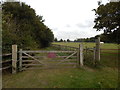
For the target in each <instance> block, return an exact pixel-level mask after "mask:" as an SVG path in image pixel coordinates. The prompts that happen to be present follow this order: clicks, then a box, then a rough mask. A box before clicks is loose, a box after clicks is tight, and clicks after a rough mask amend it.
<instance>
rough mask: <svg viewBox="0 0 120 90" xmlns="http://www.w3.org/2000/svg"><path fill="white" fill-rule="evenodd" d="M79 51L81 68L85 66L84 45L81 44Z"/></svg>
mask: <svg viewBox="0 0 120 90" xmlns="http://www.w3.org/2000/svg"><path fill="white" fill-rule="evenodd" d="M79 50H80V53H79V54H80V55H79V60H80V66H81V67H82V66H83V44H82V43H81V44H80V45H79Z"/></svg>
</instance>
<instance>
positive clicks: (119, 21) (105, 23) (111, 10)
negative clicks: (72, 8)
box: [93, 2, 120, 43]
mask: <svg viewBox="0 0 120 90" xmlns="http://www.w3.org/2000/svg"><path fill="white" fill-rule="evenodd" d="M94 11H95V15H96V18H95V20H94V22H95V25H94V27H93V28H96V29H97V31H101V30H104V35H107V38H109V39H110V40H111V42H116V43H120V2H110V3H107V4H106V5H103V4H102V5H100V6H99V7H98V8H97V9H94Z"/></svg>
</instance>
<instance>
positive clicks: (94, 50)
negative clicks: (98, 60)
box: [93, 47, 96, 64]
mask: <svg viewBox="0 0 120 90" xmlns="http://www.w3.org/2000/svg"><path fill="white" fill-rule="evenodd" d="M95 53H96V48H95V47H94V48H93V63H94V64H95Z"/></svg>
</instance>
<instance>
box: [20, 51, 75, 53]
mask: <svg viewBox="0 0 120 90" xmlns="http://www.w3.org/2000/svg"><path fill="white" fill-rule="evenodd" d="M72 52H75V51H22V53H72Z"/></svg>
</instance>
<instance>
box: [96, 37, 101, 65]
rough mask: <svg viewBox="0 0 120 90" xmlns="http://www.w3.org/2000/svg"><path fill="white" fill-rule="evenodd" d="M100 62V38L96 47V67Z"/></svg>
mask: <svg viewBox="0 0 120 90" xmlns="http://www.w3.org/2000/svg"><path fill="white" fill-rule="evenodd" d="M99 62H100V37H97V39H96V47H95V66H96V65H97V64H99Z"/></svg>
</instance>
